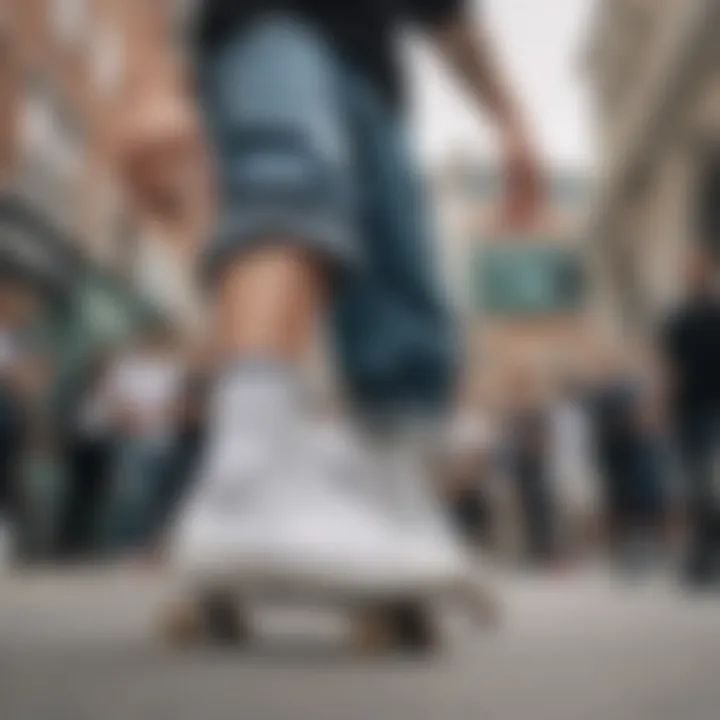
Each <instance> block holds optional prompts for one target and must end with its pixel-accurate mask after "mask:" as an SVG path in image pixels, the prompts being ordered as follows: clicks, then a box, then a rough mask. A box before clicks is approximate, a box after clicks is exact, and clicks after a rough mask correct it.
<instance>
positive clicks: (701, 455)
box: [679, 418, 715, 582]
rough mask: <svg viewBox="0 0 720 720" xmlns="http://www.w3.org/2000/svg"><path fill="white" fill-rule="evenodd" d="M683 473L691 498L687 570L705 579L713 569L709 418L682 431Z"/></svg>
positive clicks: (693, 576) (691, 577) (690, 575)
mask: <svg viewBox="0 0 720 720" xmlns="http://www.w3.org/2000/svg"><path fill="white" fill-rule="evenodd" d="M679 444H680V455H681V464H682V473H683V476H684V481H685V487H686V496H687V499H688V520H689V525H690V527H689V542H688V545H689V546H688V552H687V558H686V567H685V572H686V575H687V578H688V580H690V581H699V582H702V581H704V580H705V579H706V578H707V576H708V575H709V574H710V572H711V567H710V565H711V559H712V558H711V552H712V551H711V545H712V537H711V536H712V525H713V515H714V513H713V507H714V499H713V492H712V487H713V464H714V454H715V448H714V442H713V433H712V428H711V426H710V423H709V422H708V421H707V419H705V418H697V419H695V420H693V421H688V422H686V423H685V424H684V427H682V428H681V429H680V433H679Z"/></svg>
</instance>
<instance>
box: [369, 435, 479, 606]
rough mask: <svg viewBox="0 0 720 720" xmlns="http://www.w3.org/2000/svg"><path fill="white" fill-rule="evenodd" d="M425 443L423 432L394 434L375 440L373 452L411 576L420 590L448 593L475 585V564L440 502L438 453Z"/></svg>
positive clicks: (371, 444)
mask: <svg viewBox="0 0 720 720" xmlns="http://www.w3.org/2000/svg"><path fill="white" fill-rule="evenodd" d="M424 438H425V434H424V433H423V432H421V431H419V430H418V431H413V430H412V429H411V430H409V431H408V432H406V433H402V432H390V433H389V434H387V435H385V436H384V437H376V438H375V439H374V440H371V443H370V447H371V448H372V452H373V454H374V455H375V458H376V462H377V465H378V468H379V470H378V474H379V476H380V479H381V482H382V483H383V486H382V487H380V488H379V490H380V495H381V497H383V499H384V500H383V501H384V502H385V503H386V507H387V510H388V512H389V513H390V515H391V517H392V519H393V522H394V524H395V526H396V528H397V532H398V534H399V536H400V537H401V538H402V541H401V544H400V547H401V548H402V554H403V557H404V562H405V564H406V566H407V568H408V572H412V573H414V574H415V582H416V584H417V586H418V587H419V588H421V589H424V590H425V591H426V592H438V593H442V592H445V591H449V590H453V589H457V588H460V587H463V586H464V585H465V584H466V583H467V582H468V581H469V579H470V578H471V576H472V573H473V561H472V559H471V557H470V554H469V552H468V551H467V550H466V548H465V546H464V544H463V543H462V541H461V540H460V538H459V536H458V534H457V533H456V531H455V529H454V528H453V526H452V523H451V521H450V518H449V516H448V513H447V511H446V509H445V508H444V507H443V504H442V502H441V500H440V495H439V492H440V488H439V487H437V483H435V482H434V481H433V480H434V477H433V476H434V473H433V467H434V462H433V460H434V459H433V453H432V450H431V448H430V447H429V445H428V442H427V441H425V439H424Z"/></svg>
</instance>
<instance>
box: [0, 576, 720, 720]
mask: <svg viewBox="0 0 720 720" xmlns="http://www.w3.org/2000/svg"><path fill="white" fill-rule="evenodd" d="M3 582H4V584H2V585H0V718H2V720H86V719H87V720H96V719H98V720H100V719H101V720H116V719H117V720H135V719H136V718H138V719H141V720H156V719H157V720H163V719H164V718H167V719H168V720H185V719H187V720H214V719H215V718H218V719H223V720H224V719H225V718H228V719H230V718H232V719H233V720H264V719H265V718H267V720H285V719H286V718H287V719H288V720H290V719H292V720H305V719H306V718H307V719H308V720H326V719H327V720H376V719H377V720H385V719H386V718H387V719H388V720H404V719H405V718H407V719H408V720H426V719H427V720H465V719H466V718H467V719H471V718H472V719H473V720H474V719H475V718H482V719H483V720H520V719H522V718H531V719H532V720H717V718H720V598H705V599H695V600H688V599H687V598H685V597H683V596H682V595H681V594H680V593H679V592H678V591H676V590H674V589H673V588H672V587H671V586H670V585H669V584H668V583H664V582H662V581H654V582H653V583H652V584H649V585H644V586H642V587H634V588H628V587H619V586H618V585H616V584H615V583H613V582H612V581H611V580H610V579H609V578H608V577H606V576H604V575H602V574H588V575H587V576H583V577H582V578H575V579H554V580H542V581H540V580H528V579H524V580H517V579H516V580H512V581H508V582H507V583H506V586H505V590H506V596H507V605H508V610H509V612H508V618H507V620H506V626H505V628H504V629H503V630H501V631H499V632H496V633H491V632H487V631H486V632H481V631H478V630H477V629H475V628H473V627H471V626H470V625H469V624H468V622H467V621H465V620H463V619H462V618H456V617H448V618H446V621H447V630H448V636H449V640H448V647H447V649H446V651H445V652H444V653H443V654H441V655H439V656H438V657H436V658H432V659H429V660H423V661H420V660H414V661H413V660H408V659H404V660H403V659H384V660H379V661H370V660H368V659H363V658H359V657H357V656H356V655H354V654H353V652H352V651H351V649H349V648H348V645H347V642H346V641H345V637H346V631H347V627H346V626H345V623H344V621H343V619H342V618H339V617H332V616H329V615H326V614H319V613H309V612H297V613H287V612H286V611H280V612H278V611H272V610H268V609H263V610H262V611H260V612H259V613H258V616H257V620H258V625H259V629H260V634H261V636H262V638H261V640H259V641H258V644H257V645H256V646H255V647H254V648H253V649H252V650H249V651H245V652H242V653H240V652H237V653H235V652H223V651H218V650H209V649H196V650H193V651H190V652H186V653H177V652H173V651H171V650H169V649H167V648H165V647H163V645H162V644H161V643H160V642H158V641H157V639H156V638H155V637H154V636H153V627H152V626H153V618H154V617H155V615H156V613H157V608H158V605H159V604H160V603H161V601H162V600H161V598H162V596H163V594H164V592H165V591H164V589H163V587H162V582H159V581H150V580H149V579H148V578H141V577H137V576H129V575H113V576H103V577H100V576H97V575H95V576H92V577H86V576H79V575H76V576H74V577H71V578H68V577H64V576H63V577H61V576H57V575H48V574H43V575H39V576H35V577H32V578H25V579H22V580H19V579H15V580H12V581H0V583H3Z"/></svg>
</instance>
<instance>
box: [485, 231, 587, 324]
mask: <svg viewBox="0 0 720 720" xmlns="http://www.w3.org/2000/svg"><path fill="white" fill-rule="evenodd" d="M473 285H474V287H475V300H476V307H477V309H479V310H481V311H482V312H485V313H487V314H489V315H512V316H528V315H561V314H572V313H574V312H576V311H578V310H579V309H580V307H581V305H582V302H583V299H584V295H585V273H584V266H583V259H582V254H581V253H580V252H579V251H577V250H575V249H573V248H567V247H557V246H551V245H547V244H545V245H538V244H535V243H533V244H532V245H529V244H513V242H512V241H508V244H507V245H503V246H501V247H491V248H484V249H481V250H479V251H478V253H477V255H476V258H475V268H474V283H473Z"/></svg>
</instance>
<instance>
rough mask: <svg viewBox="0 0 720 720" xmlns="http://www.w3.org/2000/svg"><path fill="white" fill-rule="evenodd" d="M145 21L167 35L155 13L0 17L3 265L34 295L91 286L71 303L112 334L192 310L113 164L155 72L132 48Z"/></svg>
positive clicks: (5, 10) (89, 10) (15, 8)
mask: <svg viewBox="0 0 720 720" xmlns="http://www.w3.org/2000/svg"><path fill="white" fill-rule="evenodd" d="M150 11H152V15H151V14H150ZM149 18H152V20H153V22H158V23H167V24H168V25H170V18H168V17H166V16H165V13H164V4H163V3H162V2H158V3H134V2H125V1H124V0H23V2H10V3H3V4H2V7H1V8H0V201H1V204H0V208H2V209H3V211H2V212H1V213H0V262H3V263H4V264H6V265H9V264H10V265H12V266H13V267H14V268H15V269H16V270H17V271H18V272H22V273H23V274H24V275H25V276H27V277H28V278H30V279H31V280H32V281H33V282H34V286H37V287H38V288H39V289H40V291H42V289H43V288H45V287H46V286H47V285H48V284H50V285H52V286H53V287H54V288H55V289H62V288H63V287H64V289H65V290H66V291H70V294H73V293H74V294H76V295H77V294H78V291H79V289H80V288H84V287H86V286H87V291H88V292H87V297H85V298H83V297H81V296H78V297H76V302H77V304H79V305H82V304H83V302H85V303H87V304H88V307H86V308H85V310H86V311H87V312H88V313H89V314H90V315H92V314H93V313H95V310H94V308H100V306H102V307H103V308H104V310H102V311H100V310H98V311H97V313H95V314H98V316H99V317H98V324H99V325H102V324H104V326H105V328H104V329H107V330H108V331H111V329H112V328H119V327H120V326H122V325H124V324H127V323H130V324H132V320H131V318H132V316H134V315H135V314H136V313H139V312H144V311H145V310H147V311H148V312H150V313H153V312H156V313H157V314H159V315H162V316H165V317H167V318H168V320H170V321H171V322H182V321H184V319H185V318H186V317H187V316H188V315H189V314H190V313H191V312H192V305H193V298H192V294H191V292H190V290H189V284H188V283H187V282H186V278H187V269H186V268H185V267H183V264H182V261H181V258H180V257H179V256H177V255H176V254H174V253H173V252H172V249H171V247H170V245H169V243H165V242H163V241H161V240H159V239H158V236H157V233H156V234H154V235H153V234H151V233H149V232H147V231H146V230H145V229H144V227H143V225H142V223H141V222H140V220H139V218H137V217H136V216H135V215H134V214H133V212H132V209H131V208H130V206H129V204H128V203H127V201H126V198H125V197H124V194H123V189H122V186H121V183H120V182H119V178H118V171H117V165H116V160H115V153H114V149H115V148H114V139H115V133H116V131H117V122H116V121H117V118H120V117H123V114H124V112H125V110H126V108H125V106H124V105H125V104H126V102H127V98H128V97H130V96H131V91H132V86H133V84H134V83H137V82H138V78H140V77H141V76H142V73H143V70H144V69H147V66H148V63H149V62H151V58H149V57H144V56H143V49H144V46H143V44H142V43H136V42H135V38H136V37H137V33H138V29H139V28H140V27H141V26H142V25H143V24H145V23H147V22H148V19H149ZM158 256H160V258H161V259H158ZM66 294H67V293H66ZM112 307H114V308H115V310H116V315H117V317H115V318H114V322H113V321H112V320H111V315H112V312H111V310H110V308H112ZM141 309H142V310H141ZM100 316H101V317H102V322H100ZM98 329H99V330H101V329H103V328H98Z"/></svg>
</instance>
